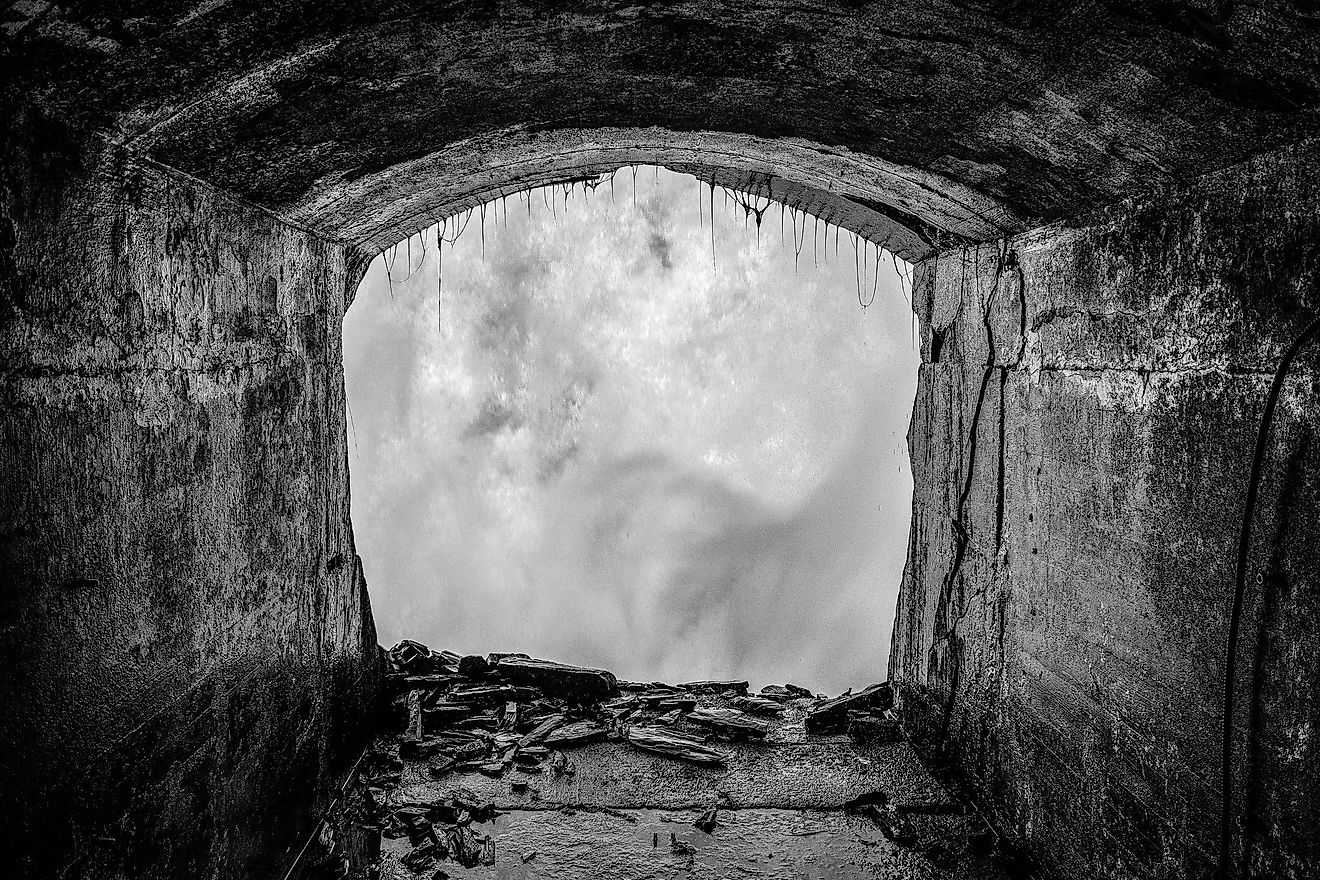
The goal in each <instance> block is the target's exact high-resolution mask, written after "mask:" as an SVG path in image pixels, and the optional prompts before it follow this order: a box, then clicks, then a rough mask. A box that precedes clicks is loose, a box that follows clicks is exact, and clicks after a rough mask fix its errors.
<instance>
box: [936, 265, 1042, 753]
mask: <svg viewBox="0 0 1320 880" xmlns="http://www.w3.org/2000/svg"><path fill="white" fill-rule="evenodd" d="M1007 245H1008V243H1007V242H1005V243H1004V247H1003V249H1002V250H1001V252H1000V253H999V254H998V255H997V256H996V264H995V277H994V280H993V282H992V283H991V287H990V292H989V294H988V295H987V296H986V299H985V303H984V305H983V306H982V309H981V326H982V328H983V329H984V331H985V339H986V364H985V370H984V371H983V373H982V374H981V383H980V387H979V388H978V390H977V394H976V405H975V407H973V409H972V420H971V425H970V427H969V428H968V439H967V452H966V456H965V461H966V468H965V469H964V471H963V480H962V487H961V489H960V491H959V493H958V503H957V506H956V508H955V511H954V517H953V522H952V529H953V540H954V543H953V561H952V562H951V564H950V565H949V570H948V572H946V574H945V577H944V581H943V583H942V584H941V586H940V598H939V602H938V605H937V609H936V618H935V632H934V644H932V646H931V654H930V657H929V659H928V663H929V664H930V666H931V667H932V668H934V667H936V666H937V664H938V661H937V659H936V656H935V655H936V652H937V651H938V650H939V648H940V646H941V645H944V646H946V650H947V651H948V654H949V661H950V663H951V672H950V681H949V693H948V696H947V697H946V698H945V705H944V719H943V729H942V733H941V737H942V738H947V737H948V734H949V729H950V726H951V724H952V719H953V706H954V702H955V701H956V699H957V696H958V687H959V684H960V678H961V666H962V662H961V660H962V658H961V651H960V650H959V648H958V644H957V638H956V629H957V625H958V623H959V622H961V620H962V618H963V617H964V616H965V614H966V610H965V609H962V610H960V612H959V614H958V616H957V618H956V620H955V621H954V622H952V623H950V622H949V617H948V609H949V604H950V600H951V598H952V591H953V586H954V583H955V582H956V581H957V579H958V577H959V575H960V574H961V573H962V566H963V563H964V561H965V560H966V558H967V544H968V541H969V537H970V536H969V533H968V530H967V522H966V513H967V498H968V496H969V495H971V491H972V482H973V479H974V477H975V473H976V447H977V437H978V433H979V427H980V422H981V412H982V410H983V409H984V408H985V396H986V392H987V390H988V389H989V387H990V377H991V376H992V375H993V374H994V371H995V366H996V360H997V357H996V355H997V352H996V346H995V334H994V327H993V325H992V323H991V320H990V314H991V310H992V309H993V307H994V302H995V297H996V295H997V293H998V291H999V282H1000V280H1001V278H1002V276H1003V271H1004V268H1005V267H1006V265H1007V263H1008V257H1009V254H1010V253H1011V252H1010V251H1008V249H1007ZM963 259H964V269H965V266H966V257H965V255H964V258H963ZM979 259H980V252H979V249H978V250H977V264H976V270H977V277H978V279H979V269H980V262H979ZM965 275H966V272H965V271H964V280H963V284H962V292H964V293H965V291H966V279H965ZM977 292H978V298H979V293H980V285H979V283H978V285H977ZM960 301H961V297H960ZM1023 315H1024V316H1025V310H1024V312H1023ZM1002 451H1003V446H1002V434H1001V445H1000V462H1001V466H1000V471H1001V474H1002V470H1003V467H1002V460H1003V458H1002Z"/></svg>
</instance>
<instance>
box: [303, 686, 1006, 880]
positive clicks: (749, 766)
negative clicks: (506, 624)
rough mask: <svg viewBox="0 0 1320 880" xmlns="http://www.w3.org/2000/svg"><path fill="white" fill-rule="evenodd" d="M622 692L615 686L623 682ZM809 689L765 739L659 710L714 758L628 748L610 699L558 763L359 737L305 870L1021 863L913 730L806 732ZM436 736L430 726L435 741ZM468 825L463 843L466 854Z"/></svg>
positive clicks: (836, 871) (707, 869) (366, 874)
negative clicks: (462, 755) (932, 767)
mask: <svg viewBox="0 0 1320 880" xmlns="http://www.w3.org/2000/svg"><path fill="white" fill-rule="evenodd" d="M639 687H641V686H639ZM624 694H625V697H624V700H627V699H628V697H627V688H626V687H625V689H624ZM692 697H695V699H696V701H697V707H698V709H700V708H702V707H705V708H713V709H725V708H726V707H728V706H729V705H730V703H731V702H732V701H734V700H736V699H737V694H736V693H731V692H728V691H719V690H715V691H696V692H694V693H693V694H692ZM616 702H617V701H616ZM820 703H821V701H820V700H819V699H812V698H809V697H808V698H798V699H792V700H784V701H783V702H782V711H780V712H779V714H777V715H775V716H773V717H768V718H762V719H760V720H763V721H764V722H765V725H766V726H765V729H764V731H762V732H764V733H765V735H764V738H763V739H761V738H759V733H758V738H756V739H753V740H747V739H730V738H729V737H727V736H725V735H722V733H727V731H724V732H721V731H720V730H719V729H716V730H714V731H712V730H711V729H710V728H708V727H705V726H703V725H697V724H693V723H691V722H690V721H689V718H690V717H691V716H690V715H689V714H687V713H684V714H683V715H682V716H681V717H680V718H679V719H678V720H674V721H671V723H670V724H669V726H668V728H667V729H670V730H672V731H673V732H674V733H676V734H679V735H688V736H692V737H694V738H696V737H699V738H701V739H702V740H703V744H704V745H705V746H706V747H708V748H710V749H714V750H715V751H717V752H718V753H719V755H720V757H721V758H722V762H721V763H720V764H718V765H715V766H710V765H704V764H698V763H692V762H689V761H685V760H680V759H676V758H672V757H668V756H665V755H660V754H654V753H652V752H647V751H641V750H639V749H638V748H635V747H634V746H633V745H631V744H630V743H629V742H628V739H627V730H628V727H627V724H626V719H625V721H624V722H623V723H620V722H618V721H616V720H609V718H608V717H607V715H608V712H606V713H603V714H598V715H597V717H598V718H600V719H602V726H604V727H606V728H607V730H608V733H602V734H601V737H603V738H598V739H597V740H596V741H593V742H589V743H585V744H582V745H577V746H573V745H572V744H565V743H562V742H561V743H559V744H557V745H556V746H555V747H554V749H553V750H551V751H550V752H549V754H550V755H556V754H557V755H559V756H561V757H556V758H555V759H554V762H550V761H548V760H542V761H540V762H535V761H529V762H528V765H527V766H524V765H523V764H522V763H520V762H519V761H518V760H516V759H512V758H510V757H509V756H510V755H511V754H512V752H511V751H507V750H506V751H504V761H503V763H502V764H501V763H500V762H498V761H492V760H491V759H490V757H489V756H488V757H486V758H481V759H478V760H477V761H473V762H467V763H461V762H460V763H458V764H454V762H453V761H452V760H449V759H445V758H443V757H442V758H441V759H440V760H437V757H436V752H435V751H434V750H432V749H431V748H429V747H428V745H429V743H430V742H431V741H429V740H427V739H426V738H425V735H422V738H421V739H420V740H419V739H418V736H419V734H418V729H419V728H418V726H417V725H416V723H414V725H413V733H412V734H411V741H409V734H407V733H405V732H404V731H401V732H400V735H395V736H387V737H383V738H381V739H380V740H379V741H378V742H377V743H376V744H375V745H374V746H373V748H372V749H371V750H369V752H368V755H367V756H366V758H365V759H364V761H363V763H362V765H361V769H360V772H359V773H358V774H357V776H356V778H355V779H354V780H353V781H352V782H351V783H350V785H349V786H348V788H347V789H346V790H345V793H344V796H343V797H342V798H341V800H340V804H339V807H338V809H337V810H336V811H335V814H334V816H333V817H332V819H331V821H330V823H329V824H327V825H326V826H325V827H324V828H323V829H322V833H321V834H320V835H319V836H318V839H317V840H316V841H314V844H313V846H312V847H311V849H312V852H311V853H310V856H309V858H307V859H305V860H304V861H305V863H306V865H305V870H304V871H303V874H302V876H307V877H311V876H322V877H351V878H371V877H381V878H388V880H418V878H427V880H445V878H466V877H471V878H473V880H487V878H534V877H545V878H577V877H581V878H593V880H594V878H638V880H641V878H665V877H685V878H704V877H710V878H717V877H718V878H731V877H765V878H792V877H804V878H863V877H865V878H922V880H925V878H931V880H937V878H986V880H1000V878H1003V880H1008V878H1016V877H1021V876H1024V873H1023V871H1022V869H1021V868H1020V867H1015V866H1014V865H1013V863H1011V861H1010V860H1009V858H1008V856H1007V855H1006V854H1004V853H1001V852H1000V851H999V849H998V848H997V847H996V843H995V837H994V835H993V833H992V832H990V830H989V829H988V828H987V827H986V826H985V825H984V824H983V823H982V822H981V821H980V820H979V819H978V818H977V817H976V816H975V814H973V813H971V812H969V811H968V810H967V809H966V808H965V807H964V805H963V803H962V802H960V801H959V800H958V799H957V798H956V797H954V796H953V795H952V794H951V793H950V792H949V791H948V790H947V789H946V788H945V786H943V785H941V783H940V782H939V781H938V780H937V779H936V778H935V777H934V776H932V775H931V773H929V772H928V771H927V769H926V768H925V767H924V766H923V764H922V762H921V760H920V759H919V757H918V756H917V752H916V750H915V749H914V748H913V747H912V744H911V743H909V742H906V741H904V740H902V739H901V737H899V738H894V737H893V736H886V737H882V738H879V739H875V738H865V737H859V736H857V735H856V732H855V731H854V733H853V734H852V735H849V734H848V733H844V732H840V731H838V730H835V731H833V732H830V733H818V732H815V728H814V726H813V730H811V731H808V729H807V725H806V724H805V723H804V722H805V720H806V718H807V716H808V714H809V713H811V712H812V710H813V708H815V707H818V706H819V705H820ZM602 705H604V706H606V707H607V709H608V706H609V704H608V703H605V704H602ZM597 708H598V709H599V706H598V707H597ZM413 714H414V722H415V720H416V716H417V711H416V710H415V709H414V713H413ZM696 714H697V716H699V715H700V714H701V713H700V712H699V711H698V712H697V713H696ZM497 716H498V713H497V712H495V711H494V710H492V712H491V717H492V719H494V718H496V717H497ZM588 723H591V722H588ZM634 723H637V722H636V720H634ZM647 723H651V722H649V721H648V722H647ZM524 726H525V725H524ZM465 729H473V730H476V731H477V733H478V734H479V735H480V736H483V737H486V739H487V740H493V741H494V743H495V744H494V745H492V746H491V750H492V754H498V753H499V752H500V750H501V749H502V748H503V746H501V745H500V743H502V742H504V743H507V742H508V741H509V739H510V738H512V739H516V738H517V737H518V734H517V733H516V732H507V731H506V732H504V733H499V732H493V731H484V730H482V729H481V728H480V727H476V726H473V725H470V726H468V727H465ZM446 735H447V733H446V731H443V730H442V731H440V732H439V733H438V734H437V737H436V739H438V740H441V741H443V738H444V737H445V736H446ZM464 735H471V734H470V733H465V734H464ZM502 737H503V739H502ZM401 740H402V741H403V748H402V750H401V749H400V745H401ZM546 751H547V750H546V749H544V748H541V749H540V752H546ZM401 752H402V753H401ZM440 754H441V755H442V756H443V752H441V753H440ZM483 762H484V763H483ZM552 764H553V766H552ZM382 768H383V769H382ZM456 805H457V806H456ZM456 817H457V818H456ZM413 823H416V824H413ZM446 835H449V836H448V837H446ZM460 838H461V839H460ZM464 840H466V841H467V842H468V843H469V844H471V845H472V847H473V849H472V850H471V851H470V852H469V854H468V855H469V857H468V858H466V859H465V858H463V857H462V855H461V852H462V849H463V841H464ZM464 862H466V863H467V864H468V865H471V867H464V864H463V863H464Z"/></svg>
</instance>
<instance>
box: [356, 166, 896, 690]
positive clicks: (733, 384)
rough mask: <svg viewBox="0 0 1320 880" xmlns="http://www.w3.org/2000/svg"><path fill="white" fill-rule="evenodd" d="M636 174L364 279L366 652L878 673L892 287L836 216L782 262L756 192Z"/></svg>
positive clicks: (847, 675) (468, 219)
mask: <svg viewBox="0 0 1320 880" xmlns="http://www.w3.org/2000/svg"><path fill="white" fill-rule="evenodd" d="M630 171H631V172H632V173H631V174H629V171H627V170H626V171H625V172H624V173H625V174H626V175H628V176H631V177H632V181H631V183H632V185H633V192H632V193H631V194H630V196H629V198H628V199H627V200H625V199H624V198H617V199H615V198H605V197H601V196H599V195H598V196H596V197H595V198H590V195H591V192H593V191H594V190H595V189H596V188H597V187H598V186H601V185H604V184H605V183H606V180H605V179H602V180H600V181H596V182H595V184H596V185H595V186H592V187H589V188H588V187H585V186H581V185H579V186H577V187H555V188H547V189H545V190H542V191H539V192H532V193H528V194H519V195H517V196H515V198H518V199H521V200H522V201H524V202H525V205H526V210H525V211H514V212H512V213H511V212H509V211H508V210H507V204H505V205H504V210H499V208H498V207H497V208H495V209H493V210H490V211H489V212H486V211H482V210H481V209H477V210H475V211H472V212H466V214H465V215H462V216H459V217H455V218H451V219H450V220H449V221H447V222H446V223H445V224H443V225H442V226H441V227H439V228H436V229H429V230H423V231H422V232H421V233H419V236H418V239H419V241H417V242H414V243H412V246H411V247H410V246H409V244H408V243H406V242H405V243H403V244H402V245H401V248H395V249H393V252H392V253H387V254H386V255H385V256H384V257H383V258H382V259H381V260H379V261H378V262H377V264H376V265H375V266H373V268H372V270H371V272H369V273H368V276H367V278H366V280H365V281H364V282H363V288H362V290H361V291H360V292H359V294H358V297H357V299H356V301H355V304H354V306H353V308H352V310H351V311H350V313H349V315H348V317H347V318H346V321H345V360H346V381H347V384H348V392H349V399H350V401H351V403H352V409H353V415H354V433H355V441H356V442H355V444H353V445H351V446H350V454H351V456H352V457H351V460H350V466H351V471H352V489H353V517H354V528H355V533H356V535H357V540H358V544H359V550H360V552H361V553H362V555H363V558H364V562H365V566H366V571H367V577H368V580H369V582H370V583H371V586H372V601H373V604H374V606H375V610H376V614H377V618H378V621H377V623H378V627H379V630H380V634H381V638H382V640H383V641H386V642H390V641H393V640H394V639H397V638H401V637H413V638H419V639H421V640H423V641H427V642H429V643H431V644H434V645H436V646H439V647H447V648H451V649H453V650H458V651H489V650H523V651H528V652H529V653H533V654H537V655H541V656H547V657H551V658H555V659H560V660H565V661H568V662H577V663H586V664H592V665H602V666H606V667H608V668H611V669H613V670H615V671H616V672H617V673H618V674H619V675H621V676H623V677H626V678H634V679H646V680H650V679H668V680H681V679H689V678H703V677H727V676H739V677H746V678H749V679H751V680H752V681H753V682H754V683H756V684H764V683H770V682H773V681H785V680H791V681H795V682H797V683H800V684H804V685H807V686H810V687H813V688H817V689H821V690H842V689H843V688H845V687H849V686H857V685H861V684H866V683H869V682H871V681H874V680H877V679H880V678H883V677H884V666H885V661H886V659H887V650H888V642H889V631H890V627H891V623H892V615H893V605H894V600H895V597H896V593H897V587H898V581H899V577H900V575H901V568H902V564H903V557H904V552H905V549H906V541H907V530H908V515H909V509H910V498H911V480H910V476H909V473H908V462H907V452H906V444H905V442H904V436H905V433H906V428H907V419H908V415H909V412H910V409H911V401H912V394H913V389H914V385H915V375H916V364H917V355H916V352H915V351H914V349H913V346H912V343H911V339H910V335H909V334H910V321H911V311H910V307H909V305H908V304H907V298H906V296H905V291H904V282H905V281H906V278H907V276H906V275H905V274H904V272H903V270H904V268H905V267H904V266H902V265H900V264H898V263H897V262H896V261H891V260H884V261H882V260H881V253H880V251H879V250H878V249H877V248H875V246H874V245H872V244H870V243H869V242H865V241H857V242H856V248H857V249H856V251H855V255H856V257H857V258H856V259H855V260H854V265H853V266H848V265H847V262H848V261H847V260H846V259H844V260H839V259H835V260H830V259H829V256H830V254H829V249H828V247H824V245H826V244H828V237H829V235H830V229H829V224H828V223H823V222H822V221H819V220H814V221H813V220H811V219H809V217H808V215H806V214H805V213H804V212H802V211H800V210H797V209H796V208H790V209H789V210H788V215H789V216H788V218H787V219H788V220H789V222H790V224H791V226H792V229H793V235H792V242H791V244H789V243H788V242H784V244H782V245H780V246H776V245H775V243H774V242H773V241H772V240H771V239H768V238H765V237H763V236H761V234H760V227H761V225H762V217H763V215H764V213H765V211H766V210H767V209H768V208H769V206H770V204H771V203H770V201H769V200H768V199H765V198H762V197H760V196H754V195H751V194H748V193H736V192H732V191H726V192H725V198H724V199H723V201H724V210H723V211H721V210H719V205H718V204H717V201H716V199H715V193H714V189H715V188H714V187H710V186H709V185H704V184H700V183H698V182H697V181H696V180H695V179H693V178H688V177H684V176H683V175H677V174H672V173H669V172H664V171H660V172H656V173H655V174H644V175H642V176H641V177H640V178H639V177H638V176H637V175H636V173H635V171H636V169H630ZM628 176H625V178H624V185H625V186H627V185H628ZM608 185H609V187H610V188H611V190H612V189H613V186H614V180H613V178H608ZM694 188H700V189H701V190H702V191H701V192H700V194H699V196H698V198H697V199H696V200H695V201H696V202H697V204H696V205H695V206H694V205H693V201H694V199H693V197H692V190H693V189H694ZM703 196H704V198H703ZM502 203H503V200H501V201H500V204H502ZM694 208H695V210H694ZM753 221H754V222H753ZM707 224H709V227H708V226H707ZM468 225H471V226H472V227H473V228H476V227H477V226H478V225H480V227H481V230H480V235H476V236H474V235H472V234H471V230H469V231H468V233H467V234H466V235H460V234H458V231H459V230H461V229H464V228H466V227H467V226H468ZM822 225H823V226H824V229H823V232H821V231H820V230H821V226H822ZM717 227H718V234H714V233H716V228H717ZM781 229H782V226H781ZM822 235H823V236H824V237H823V238H820V237H819V236H822ZM834 235H835V239H836V243H835V248H834V256H836V257H837V255H838V244H837V240H838V235H839V231H838V229H837V227H836V228H835V230H834ZM844 235H845V236H848V235H850V233H847V232H845V233H844ZM807 236H813V243H812V247H813V252H814V253H817V259H815V260H813V262H812V263H806V262H805V261H802V260H801V259H800V257H801V256H802V254H803V251H804V250H805V247H806V241H805V238H806V237H807ZM818 240H819V241H820V242H823V244H822V245H820V246H818V245H817V244H816V242H817V241H818ZM422 242H425V244H422ZM410 250H411V255H410V254H409V251H410ZM866 254H869V256H866V257H865V259H863V256H864V255H866ZM419 255H420V256H419ZM863 264H865V266H863ZM405 265H406V266H407V271H406V272H405V271H403V269H404V266H405ZM795 267H796V269H797V270H798V271H797V274H794V269H795ZM391 270H392V271H393V274H392V275H391ZM441 270H443V271H441ZM863 270H865V271H863ZM859 301H860V302H862V303H865V304H866V305H867V306H868V308H866V309H865V310H863V309H861V308H859V307H858V303H859ZM437 328H438V332H437Z"/></svg>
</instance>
